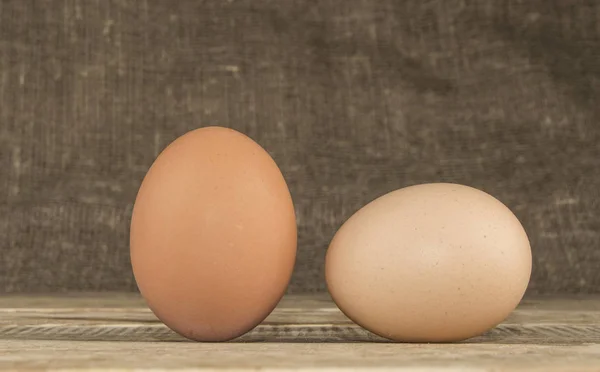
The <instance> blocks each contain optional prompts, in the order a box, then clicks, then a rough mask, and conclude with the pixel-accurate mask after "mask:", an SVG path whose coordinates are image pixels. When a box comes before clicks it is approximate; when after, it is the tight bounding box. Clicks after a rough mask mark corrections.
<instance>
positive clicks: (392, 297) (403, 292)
mask: <svg viewBox="0 0 600 372" xmlns="http://www.w3.org/2000/svg"><path fill="white" fill-rule="evenodd" d="M325 267H326V280H327V286H328V289H329V292H330V294H331V296H332V298H333V300H334V301H335V303H336V304H337V305H338V307H339V308H340V309H341V310H342V312H343V313H345V314H346V315H347V316H348V317H349V318H350V319H352V320H353V321H354V322H356V323H357V324H359V325H361V326H362V327H364V328H366V329H368V330H370V331H371V332H373V333H375V334H377V335H380V336H382V337H385V338H388V339H391V340H395V341H404V342H449V341H459V340H464V339H467V338H470V337H473V336H477V335H480V334H482V333H484V332H485V331H487V330H489V329H490V328H492V327H494V326H496V325H497V324H499V323H500V322H501V321H502V320H504V319H505V318H506V317H507V316H508V315H509V314H510V313H511V311H512V310H513V309H514V308H515V307H516V306H517V305H518V303H519V302H520V300H521V298H522V297H523V295H524V292H525V290H526V288H527V285H528V282H529V278H530V275H531V248H530V245H529V240H528V238H527V234H526V233H525V230H524V229H523V226H522V225H521V223H520V222H519V220H518V219H517V217H516V216H515V215H514V214H513V213H512V212H511V211H510V210H509V209H508V208H507V207H506V206H505V205H504V204H502V203H501V202H500V201H498V200H497V199H495V198H494V197H492V196H491V195H489V194H487V193H485V192H483V191H480V190H477V189H475V188H471V187H468V186H462V185H457V184H447V183H437V184H424V185H416V186H411V187H406V188H403V189H400V190H396V191H393V192H390V193H389V194H386V195H384V196H381V197H379V198H378V199H376V200H374V201H372V202H371V203H369V204H367V205H366V206H365V207H363V208H362V209H360V210H359V211H358V212H356V213H355V214H354V215H353V216H352V217H350V218H349V219H348V220H347V221H346V222H345V223H344V224H343V225H342V227H341V228H340V229H339V230H338V232H337V233H336V234H335V236H334V238H333V240H332V241H331V244H330V246H329V249H328V251H327V255H326V264H325Z"/></svg>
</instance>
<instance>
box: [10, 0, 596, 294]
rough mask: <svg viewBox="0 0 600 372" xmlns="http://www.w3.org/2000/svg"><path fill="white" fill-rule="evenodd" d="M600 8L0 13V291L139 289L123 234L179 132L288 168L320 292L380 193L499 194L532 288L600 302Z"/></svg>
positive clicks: (237, 0) (263, 7) (92, 4)
mask: <svg viewBox="0 0 600 372" xmlns="http://www.w3.org/2000/svg"><path fill="white" fill-rule="evenodd" d="M599 24H600V2H598V1H593V0H569V1H566V0H565V1H563V0H528V1H524V0H501V1H500V0H480V1H464V0H429V1H422V0H323V1H273V0H230V1H202V0H179V1H165V0H103V1H99V0H98V1H92V0H89V1H88V0H55V1H49V0H39V1H22V0H3V1H0V254H1V256H2V259H1V260H0V292H44V291H82V290H85V291H111V290H112V291H135V282H134V279H133V276H132V275H131V270H130V263H129V253H128V224H129V218H130V215H131V207H132V203H133V201H134V197H135V194H136V191H137V189H138V187H139V185H140V182H141V179H142V177H143V176H144V174H145V172H146V171H147V170H148V167H149V166H150V164H151V163H152V161H153V160H154V159H155V157H156V156H157V154H158V153H159V152H160V151H161V150H162V149H163V148H164V147H165V146H166V145H167V144H168V143H169V142H170V141H172V140H173V139H175V138H176V137H177V136H179V135H181V134H183V133H185V132H186V131H188V130H191V129H195V128H197V127H200V126H206V125H221V126H229V127H233V128H235V129H238V130H240V131H242V132H244V133H246V134H248V135H249V136H251V137H252V138H254V139H255V140H256V141H257V142H258V143H260V144H261V145H262V146H264V147H265V149H266V150H267V151H269V153H270V154H271V155H272V156H273V158H274V159H275V160H276V162H277V163H278V165H279V166H280V167H281V169H282V172H283V174H284V176H285V177H286V180H287V181H288V184H289V186H290V190H291V193H292V196H293V198H294V201H295V206H296V215H297V217H298V225H299V249H298V260H297V265H296V270H295V272H294V276H293V278H292V283H291V286H290V292H294V293H301V292H316V291H323V290H324V289H325V281H324V277H323V272H324V270H323V269H324V268H323V265H324V256H325V249H326V247H327V245H328V243H329V241H330V239H331V238H332V237H333V235H334V233H335V231H336V229H337V228H339V226H340V225H341V223H342V222H343V221H344V220H346V219H347V218H348V217H349V216H350V215H351V214H352V213H354V212H355V211H356V210H357V209H359V208H360V207H362V206H363V205H365V204H366V203H367V202H369V201H371V200H373V199H374V198H375V197H377V196H380V195H382V194H384V193H386V192H389V191H391V190H394V189H397V188H400V187H403V186H407V185H411V184H415V183H423V182H436V181H447V182H458V183H464V184H468V185H471V186H474V187H477V188H480V189H482V190H485V191H487V192H489V193H491V194H492V195H495V196H497V197H498V198H499V199H500V200H502V201H503V202H505V203H506V204H507V205H508V206H509V207H510V208H511V209H513V210H514V211H515V213H516V214H517V216H518V217H519V218H520V219H521V221H522V222H523V224H524V226H525V228H526V230H527V232H528V234H529V236H530V238H531V242H532V246H533V259H534V266H533V275H532V281H531V285H530V293H568V292H570V293H575V292H578V293H598V292H600V270H598V267H600V250H599V249H598V245H599V243H600V197H599V195H598V190H600V176H599V173H598V167H599V165H600V164H599V159H600V146H598V143H599V142H600V126H599V125H598V122H599V121H600V108H599V107H600V106H599V105H598V102H600V67H599V65H598V60H600V28H599V27H598V25H599Z"/></svg>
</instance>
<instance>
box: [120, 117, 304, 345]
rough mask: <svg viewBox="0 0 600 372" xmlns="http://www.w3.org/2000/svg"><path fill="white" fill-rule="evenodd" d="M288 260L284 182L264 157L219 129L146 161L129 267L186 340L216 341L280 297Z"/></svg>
mask: <svg viewBox="0 0 600 372" xmlns="http://www.w3.org/2000/svg"><path fill="white" fill-rule="evenodd" d="M295 254H296V221H295V215H294V207H293V204H292V198H291V196H290V192H289V190H288V188H287V185H286V183H285V180H284V178H283V176H282V174H281V172H280V170H279V168H278V167H277V165H276V164H275V162H274V161H273V159H272V158H271V157H270V156H269V154H268V153H267V152H266V151H265V150H263V149H262V148H261V147H260V146H259V145H258V144H257V143H255V142H254V141H252V140H251V139H250V138H248V137H247V136H245V135H243V134H241V133H239V132H236V131H234V130H231V129H227V128H219V127H208V128H202V129H198V130H194V131H192V132H189V133H187V134H185V135H183V136H182V137H180V138H178V139H177V140H175V141H174V142H173V143H171V144H170V145H169V146H168V147H167V148H166V149H165V150H164V151H163V152H162V153H161V154H160V155H159V157H158V158H157V160H156V161H155V162H154V164H153V165H152V167H151V168H150V170H149V171H148V174H147V175H146V177H145V178H144V181H143V182H142V185H141V187H140V190H139V193H138V195H137V199H136V201H135V206H134V210H133V216H132V221H131V262H132V266H133V271H134V274H135V279H136V281H137V284H138V287H139V289H140V291H141V293H142V295H143V297H144V298H145V299H146V301H147V303H148V305H149V307H150V308H151V309H152V311H153V312H154V313H155V314H156V315H157V317H158V318H159V319H160V320H162V321H163V322H164V323H165V324H166V325H167V326H169V327H170V328H172V329H173V330H175V331H177V332H179V333H180V334H182V335H184V336H185V337H188V338H190V339H194V340H199V341H224V340H229V339H232V338H235V337H237V336H240V335H242V334H244V333H245V332H247V331H249V330H250V329H252V328H253V327H255V326H256V325H257V324H259V323H260V322H261V321H262V320H263V319H265V317H266V316H267V315H268V314H269V313H270V312H271V311H272V310H273V308H274V307H275V306H276V304H277V303H278V301H279V300H280V298H281V297H282V296H283V294H284V292H285V290H286V287H287V284H288V282H289V280H290V277H291V273H292V269H293V266H294V261H295Z"/></svg>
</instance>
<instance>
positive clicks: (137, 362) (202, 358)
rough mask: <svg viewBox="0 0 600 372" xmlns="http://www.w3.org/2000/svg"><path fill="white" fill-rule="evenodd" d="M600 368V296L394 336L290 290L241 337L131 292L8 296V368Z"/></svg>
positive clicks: (0, 330) (542, 303)
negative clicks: (220, 333)
mask: <svg viewBox="0 0 600 372" xmlns="http://www.w3.org/2000/svg"><path fill="white" fill-rule="evenodd" d="M148 368H152V369H164V370H255V369H261V370H273V371H275V370H332V371H334V370H335V371H339V370H346V369H348V370H370V369H375V368H376V369H377V370H380V371H387V370H415V371H433V370H441V371H504V370H506V371H508V370H518V371H520V370H523V371H525V370H527V371H532V370H536V371H600V297H595V298H590V297H586V298H577V297H572V298H528V299H526V300H524V301H523V302H522V304H521V306H520V307H519V308H518V309H517V310H516V311H515V312H514V313H513V314H512V315H511V316H510V317H509V318H508V319H507V320H506V321H505V322H504V323H502V324H501V325H499V326H498V327H496V328H495V329H493V330H491V331H490V332H488V333H487V334H485V335H483V336H480V337H477V338H474V339H470V340H467V341H465V342H461V343H454V344H400V343H391V342H387V341H385V340H383V339H381V338H379V337H377V336H375V335H373V334H371V333H369V332H367V331H365V330H363V329H361V328H360V327H358V326H356V325H354V324H352V323H351V322H350V321H349V320H348V319H347V318H346V317H345V316H344V315H343V314H342V313H341V312H340V311H339V310H338V309H337V308H336V307H335V305H334V304H333V303H332V302H331V300H330V299H329V298H328V297H327V296H324V295H316V296H288V297H286V298H284V299H283V301H282V302H281V304H280V306H279V307H278V308H277V309H276V310H275V311H274V312H273V313H272V314H271V315H270V316H269V318H268V319H267V320H266V321H265V322H264V323H263V324H262V325H260V326H259V327H257V328H256V329H254V330H253V331H252V332H250V333H248V334H247V335H245V336H243V337H242V338H240V339H239V340H236V341H233V342H228V343H196V342H190V341H187V340H185V339H183V338H181V337H180V336H178V335H177V334H175V333H173V332H172V331H170V330H169V329H168V328H166V327H165V326H164V325H163V324H161V323H160V322H159V321H158V320H157V319H156V318H155V317H154V316H153V314H152V313H151V312H150V311H149V310H148V309H147V308H146V306H145V305H144V302H143V301H142V300H141V299H140V298H139V297H138V296H136V295H132V294H89V295H84V294H77V295H57V296H48V295H45V296H4V297H2V298H0V369H2V370H7V369H20V370H47V369H52V370H67V369H68V370H109V369H110V370H134V369H148Z"/></svg>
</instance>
